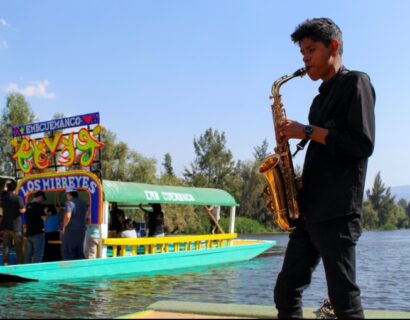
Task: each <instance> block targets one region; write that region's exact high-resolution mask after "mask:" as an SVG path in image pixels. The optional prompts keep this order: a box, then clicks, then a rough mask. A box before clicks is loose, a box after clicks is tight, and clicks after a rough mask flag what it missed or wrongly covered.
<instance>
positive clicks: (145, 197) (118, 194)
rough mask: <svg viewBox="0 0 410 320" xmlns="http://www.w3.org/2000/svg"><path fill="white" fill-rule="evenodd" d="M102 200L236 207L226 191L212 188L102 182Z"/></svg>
mask: <svg viewBox="0 0 410 320" xmlns="http://www.w3.org/2000/svg"><path fill="white" fill-rule="evenodd" d="M103 190H104V199H105V201H108V202H117V203H118V204H127V205H134V204H140V203H144V204H145V203H163V204H190V205H219V206H230V207H232V206H238V204H237V203H236V201H235V199H234V198H233V197H232V196H231V195H230V194H229V193H228V192H226V191H224V190H220V189H213V188H191V187H179V186H162V185H153V184H146V183H135V182H120V181H110V180H103Z"/></svg>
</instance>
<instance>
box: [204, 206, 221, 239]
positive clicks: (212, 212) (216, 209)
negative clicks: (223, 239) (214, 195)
mask: <svg viewBox="0 0 410 320" xmlns="http://www.w3.org/2000/svg"><path fill="white" fill-rule="evenodd" d="M206 209H207V210H208V212H209V222H210V223H211V228H210V230H209V233H212V234H214V233H218V231H219V229H218V225H217V223H218V222H219V220H220V219H221V207H220V206H216V205H213V206H210V207H206Z"/></svg>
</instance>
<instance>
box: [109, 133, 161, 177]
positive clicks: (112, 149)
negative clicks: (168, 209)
mask: <svg viewBox="0 0 410 320" xmlns="http://www.w3.org/2000/svg"><path fill="white" fill-rule="evenodd" d="M102 142H103V143H104V148H103V152H102V169H103V177H104V179H109V180H117V181H134V182H145V183H153V182H155V180H156V176H155V174H156V160H155V159H151V158H146V157H144V156H142V155H141V154H139V153H138V152H136V151H133V150H130V148H129V147H128V145H127V144H126V143H125V142H122V141H120V142H117V141H116V134H115V133H113V132H112V131H110V130H107V129H105V130H104V131H103V132H102Z"/></svg>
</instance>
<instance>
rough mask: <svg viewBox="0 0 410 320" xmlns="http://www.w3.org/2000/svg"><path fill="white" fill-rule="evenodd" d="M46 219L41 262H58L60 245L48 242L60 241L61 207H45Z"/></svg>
mask: <svg viewBox="0 0 410 320" xmlns="http://www.w3.org/2000/svg"><path fill="white" fill-rule="evenodd" d="M46 214H47V218H46V220H45V221H44V231H45V248H44V257H43V261H44V262H48V261H59V260H61V245H60V244H58V243H50V242H49V241H58V240H60V239H61V235H60V229H61V222H62V220H63V216H62V214H61V207H59V206H52V205H48V206H47V207H46Z"/></svg>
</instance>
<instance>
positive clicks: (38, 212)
mask: <svg viewBox="0 0 410 320" xmlns="http://www.w3.org/2000/svg"><path fill="white" fill-rule="evenodd" d="M45 200H46V195H45V193H44V192H43V191H37V192H35V193H34V197H33V201H32V202H31V203H30V204H29V205H28V206H27V211H26V213H25V218H26V236H27V238H26V257H25V262H26V263H32V262H34V263H38V262H41V261H43V255H44V239H45V238H44V221H45V220H46V217H47V215H46V212H45V206H44V201H45Z"/></svg>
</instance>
